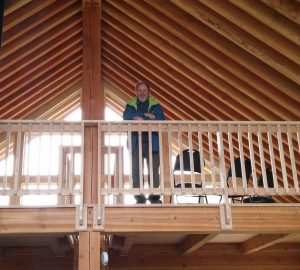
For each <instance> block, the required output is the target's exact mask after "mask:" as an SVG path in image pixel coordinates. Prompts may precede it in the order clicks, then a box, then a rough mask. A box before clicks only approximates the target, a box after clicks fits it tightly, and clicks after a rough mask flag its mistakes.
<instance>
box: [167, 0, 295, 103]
mask: <svg viewBox="0 0 300 270" xmlns="http://www.w3.org/2000/svg"><path fill="white" fill-rule="evenodd" d="M161 4H162V5H164V6H165V9H164V10H165V13H166V14H168V16H173V17H175V18H177V20H180V22H181V24H182V25H184V26H185V28H186V29H188V30H189V31H191V32H192V33H193V34H195V35H196V36H199V37H200V38H201V39H203V40H205V41H206V42H207V43H209V44H211V45H212V46H213V47H215V48H216V49H217V50H219V51H220V52H222V53H223V54H224V55H226V56H228V57H229V58H231V59H233V60H234V61H235V62H237V63H239V64H241V65H242V66H243V67H244V68H246V69H249V70H250V71H251V72H253V73H254V74H256V75H257V76H258V77H260V78H261V79H263V80H265V81H267V82H268V83H269V84H271V85H273V86H274V87H276V88H277V89H278V90H279V91H282V93H283V94H286V95H289V96H290V97H292V98H293V99H294V100H300V93H299V91H297V84H295V83H294V82H292V81H291V80H289V79H288V78H286V77H285V76H283V75H282V74H281V73H279V72H277V71H275V70H274V69H273V68H272V67H270V66H268V65H267V64H265V63H263V62H262V61H260V60H258V59H256V58H255V57H254V56H253V55H251V54H249V53H247V52H246V51H244V50H243V49H242V48H241V47H239V46H238V45H236V44H235V43H233V42H231V41H230V40H228V39H226V38H224V37H223V36H222V35H220V34H218V33H217V32H214V31H211V29H210V28H209V27H208V26H207V25H206V24H205V21H204V19H202V17H201V16H200V14H201V13H200V14H199V13H197V10H196V9H195V8H196V7H194V6H193V5H192V3H191V1H190V2H189V5H186V4H185V3H184V2H183V1H176V2H173V5H172V4H170V3H169V2H167V1H164V2H162V3H161ZM182 11H185V12H186V13H187V14H185V13H183V12H182ZM170 14H173V15H170ZM188 14H189V15H190V16H188ZM195 19H197V21H195ZM202 20H203V21H202ZM250 75H251V74H250ZM250 78H251V77H250ZM244 80H246V78H244ZM250 80H251V79H250ZM255 82H256V81H255V80H254V83H255ZM248 83H249V82H248Z"/></svg>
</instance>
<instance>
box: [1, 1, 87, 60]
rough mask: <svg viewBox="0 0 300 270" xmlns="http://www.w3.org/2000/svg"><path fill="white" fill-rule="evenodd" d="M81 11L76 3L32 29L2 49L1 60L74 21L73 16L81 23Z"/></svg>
mask: <svg viewBox="0 0 300 270" xmlns="http://www.w3.org/2000/svg"><path fill="white" fill-rule="evenodd" d="M80 13H81V10H80V5H78V4H77V3H75V4H74V5H72V6H71V7H69V8H68V9H65V10H63V11H62V12H60V13H59V14H57V15H56V16H54V17H51V18H50V19H49V20H47V21H46V22H44V23H42V24H40V25H38V26H37V27H35V28H33V29H31V30H30V31H28V32H27V33H24V34H23V35H22V36H20V37H19V38H18V39H16V40H14V41H13V42H11V43H9V44H7V45H6V46H4V47H3V48H2V49H3V50H2V53H1V59H4V58H5V57H7V56H9V55H10V54H12V53H13V52H15V51H17V50H18V49H20V48H22V47H24V46H25V45H27V44H28V43H30V42H31V41H34V40H35V39H37V38H38V37H40V36H42V35H43V34H45V33H47V32H49V31H50V30H51V29H53V28H55V27H56V26H59V25H61V24H63V23H66V21H67V20H68V19H70V21H72V20H74V18H72V17H73V16H74V17H75V18H76V19H77V20H78V21H79V20H82V16H81V14H80ZM76 19H75V20H76Z"/></svg>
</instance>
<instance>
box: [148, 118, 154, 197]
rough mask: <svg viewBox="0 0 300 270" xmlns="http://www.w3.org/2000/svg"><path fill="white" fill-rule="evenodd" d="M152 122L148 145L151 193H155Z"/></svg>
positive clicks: (149, 128)
mask: <svg viewBox="0 0 300 270" xmlns="http://www.w3.org/2000/svg"><path fill="white" fill-rule="evenodd" d="M151 130H152V129H151V124H148V142H149V143H148V146H149V168H148V174H149V175H150V193H153V157H152V131H151Z"/></svg>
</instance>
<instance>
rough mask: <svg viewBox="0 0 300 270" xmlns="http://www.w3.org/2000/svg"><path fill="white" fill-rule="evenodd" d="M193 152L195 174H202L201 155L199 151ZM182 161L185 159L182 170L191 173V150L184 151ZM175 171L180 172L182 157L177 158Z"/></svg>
mask: <svg viewBox="0 0 300 270" xmlns="http://www.w3.org/2000/svg"><path fill="white" fill-rule="evenodd" d="M192 151H193V155H192V157H193V160H194V172H198V173H201V166H200V153H199V151H196V150H192ZM182 159H183V166H182V169H183V170H184V171H191V164H190V149H185V150H183V151H182ZM174 171H180V155H179V154H178V155H177V156H176V160H175V164H174Z"/></svg>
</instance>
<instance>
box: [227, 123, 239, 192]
mask: <svg viewBox="0 0 300 270" xmlns="http://www.w3.org/2000/svg"><path fill="white" fill-rule="evenodd" d="M228 145H229V157H230V168H231V180H232V186H233V191H234V193H237V183H236V171H235V166H234V153H233V144H232V131H231V125H230V124H229V125H228Z"/></svg>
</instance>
